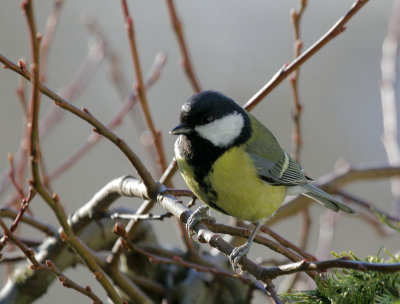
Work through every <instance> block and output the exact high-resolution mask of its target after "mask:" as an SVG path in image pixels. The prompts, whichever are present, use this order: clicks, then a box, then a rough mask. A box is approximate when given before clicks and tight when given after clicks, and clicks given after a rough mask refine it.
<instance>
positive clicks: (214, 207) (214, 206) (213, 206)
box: [207, 202, 229, 215]
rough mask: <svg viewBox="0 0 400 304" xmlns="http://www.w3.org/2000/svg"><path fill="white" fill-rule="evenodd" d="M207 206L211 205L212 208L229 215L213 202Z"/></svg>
mask: <svg viewBox="0 0 400 304" xmlns="http://www.w3.org/2000/svg"><path fill="white" fill-rule="evenodd" d="M207 205H209V206H210V207H211V208H213V209H215V210H217V211H219V212H221V213H223V214H226V215H229V214H228V212H226V211H225V210H224V209H222V208H221V207H219V206H218V205H216V204H215V203H213V202H207Z"/></svg>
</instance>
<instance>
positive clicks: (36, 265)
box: [0, 218, 103, 303]
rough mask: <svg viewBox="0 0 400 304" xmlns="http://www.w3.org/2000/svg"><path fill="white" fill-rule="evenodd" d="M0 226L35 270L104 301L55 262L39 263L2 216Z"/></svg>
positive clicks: (96, 301) (96, 300) (95, 301)
mask: <svg viewBox="0 0 400 304" xmlns="http://www.w3.org/2000/svg"><path fill="white" fill-rule="evenodd" d="M0 226H1V227H2V229H3V231H4V235H7V237H8V238H9V239H11V240H12V241H13V243H14V244H15V245H16V246H17V247H18V248H19V249H20V250H21V251H22V252H23V253H24V255H25V257H26V258H28V259H29V261H30V262H31V263H32V266H31V267H32V269H33V270H45V271H49V272H51V273H52V274H54V275H55V276H57V277H58V279H59V281H60V282H61V283H62V284H63V286H64V287H67V288H72V289H74V290H76V291H78V292H80V293H82V294H84V295H86V296H87V297H89V298H91V299H92V300H93V301H94V303H103V302H102V301H101V300H100V298H99V297H98V296H97V295H96V294H95V293H93V291H92V289H91V288H90V287H89V286H86V287H81V286H80V285H79V284H77V283H75V282H74V281H72V280H71V279H69V278H68V277H67V276H65V275H64V274H63V273H62V272H61V271H60V270H58V269H57V268H56V267H55V265H54V263H52V262H51V261H49V260H48V261H46V264H41V263H39V262H38V260H37V259H36V258H35V253H34V251H33V250H32V249H28V248H26V247H25V245H24V244H23V243H22V242H21V241H20V240H19V239H18V238H16V237H15V236H14V235H13V233H12V232H11V231H10V230H9V229H8V228H7V225H6V224H5V223H4V222H3V220H2V219H1V218H0Z"/></svg>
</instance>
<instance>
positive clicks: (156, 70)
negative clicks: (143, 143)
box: [49, 54, 165, 179]
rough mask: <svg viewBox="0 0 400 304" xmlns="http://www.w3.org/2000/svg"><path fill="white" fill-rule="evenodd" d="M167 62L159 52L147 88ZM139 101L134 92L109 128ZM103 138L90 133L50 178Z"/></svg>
mask: <svg viewBox="0 0 400 304" xmlns="http://www.w3.org/2000/svg"><path fill="white" fill-rule="evenodd" d="M164 63H165V56H164V55H163V54H157V56H156V58H155V59H154V64H153V67H152V70H151V71H150V73H149V78H148V79H147V80H146V83H145V86H146V89H149V88H151V86H152V85H153V84H154V83H155V82H156V81H157V80H158V77H159V76H160V73H161V70H162V68H163V66H164ZM136 102H137V95H136V94H132V95H130V96H129V97H127V98H126V99H125V101H124V102H123V104H122V105H121V106H120V108H119V109H118V110H117V112H116V113H115V114H114V116H113V118H111V120H110V122H109V123H108V124H107V128H108V129H110V130H113V129H115V128H116V127H118V126H119V125H120V124H121V123H122V121H123V119H124V118H125V116H126V115H127V114H128V113H129V112H130V110H131V109H132V107H133V106H134V105H135V104H136ZM101 139H102V136H100V135H99V134H97V133H92V134H90V135H89V137H88V139H87V142H86V143H85V144H83V145H82V146H81V147H80V148H79V149H78V150H77V151H76V152H75V153H73V154H72V155H71V156H70V157H69V158H68V159H67V160H65V161H64V162H63V163H62V164H61V165H59V167H57V168H56V169H55V170H54V171H53V172H51V173H50V175H49V178H50V179H55V178H57V177H58V176H60V175H61V174H62V173H63V172H65V170H67V169H68V168H70V167H71V166H72V165H74V164H75V163H76V162H77V161H78V160H79V159H80V158H81V157H82V156H83V155H85V154H86V153H87V152H88V151H89V150H90V149H91V148H92V147H93V146H94V145H95V144H96V143H97V142H99V141H100V140H101Z"/></svg>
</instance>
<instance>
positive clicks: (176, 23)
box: [167, 0, 201, 93]
mask: <svg viewBox="0 0 400 304" xmlns="http://www.w3.org/2000/svg"><path fill="white" fill-rule="evenodd" d="M167 4H168V11H169V16H170V20H171V24H172V26H173V28H174V31H175V34H176V39H178V45H179V48H180V50H181V54H182V66H183V68H184V69H185V72H186V75H187V77H188V78H189V81H190V84H191V85H192V88H193V90H194V91H195V92H196V93H200V91H201V88H200V84H199V81H198V80H197V77H196V74H195V72H194V69H193V65H192V63H191V60H190V56H189V51H188V48H187V46H186V41H185V36H184V35H183V29H182V28H183V26H182V23H181V21H180V20H179V17H178V14H177V13H176V9H175V5H174V0H167Z"/></svg>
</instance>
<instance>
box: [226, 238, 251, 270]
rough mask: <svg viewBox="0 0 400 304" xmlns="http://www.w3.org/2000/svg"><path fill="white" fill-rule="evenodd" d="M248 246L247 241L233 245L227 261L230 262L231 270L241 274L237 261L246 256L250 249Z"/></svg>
mask: <svg viewBox="0 0 400 304" xmlns="http://www.w3.org/2000/svg"><path fill="white" fill-rule="evenodd" d="M250 246H251V244H249V242H246V244H244V245H242V246H239V247H235V248H234V249H233V250H232V252H231V254H230V255H229V262H231V264H232V268H233V271H235V272H236V273H238V274H241V273H242V272H243V271H242V268H241V267H240V264H239V261H240V259H241V258H242V257H244V256H246V255H247V254H248V253H249V251H250Z"/></svg>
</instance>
